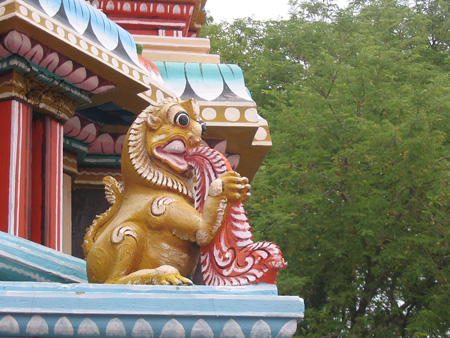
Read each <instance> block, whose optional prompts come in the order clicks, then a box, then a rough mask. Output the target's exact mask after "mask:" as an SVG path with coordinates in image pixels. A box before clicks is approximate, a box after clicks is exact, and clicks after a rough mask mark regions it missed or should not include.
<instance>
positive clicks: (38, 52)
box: [24, 45, 44, 64]
mask: <svg viewBox="0 0 450 338" xmlns="http://www.w3.org/2000/svg"><path fill="white" fill-rule="evenodd" d="M24 57H25V58H26V59H28V60H31V61H33V62H34V63H36V64H39V62H41V61H42V58H43V57H44V49H43V48H42V46H41V45H36V46H34V47H33V48H31V49H30V50H29V51H28V52H27V53H26V54H25V55H24Z"/></svg>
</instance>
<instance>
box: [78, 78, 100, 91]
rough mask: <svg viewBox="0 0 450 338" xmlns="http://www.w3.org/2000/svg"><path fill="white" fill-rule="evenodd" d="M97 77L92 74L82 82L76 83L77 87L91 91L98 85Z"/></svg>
mask: <svg viewBox="0 0 450 338" xmlns="http://www.w3.org/2000/svg"><path fill="white" fill-rule="evenodd" d="M98 84H99V79H98V76H96V75H93V76H91V77H90V78H88V79H86V80H85V81H83V82H82V83H80V84H78V87H79V88H81V89H84V90H87V91H92V90H94V89H95V88H97V87H98Z"/></svg>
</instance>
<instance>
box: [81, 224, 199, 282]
mask: <svg viewBox="0 0 450 338" xmlns="http://www.w3.org/2000/svg"><path fill="white" fill-rule="evenodd" d="M108 237H109V238H108ZM144 238H145V236H144V234H143V233H142V230H140V229H139V227H137V226H135V225H134V224H133V223H131V222H127V223H125V224H122V225H119V226H117V227H115V228H114V230H113V231H112V232H111V234H110V236H104V237H100V238H99V239H98V241H100V242H101V241H105V242H106V241H109V242H110V244H109V245H99V246H94V247H93V248H92V249H91V251H90V253H89V255H88V256H87V258H86V260H87V263H88V264H87V266H88V276H89V281H90V282H93V283H108V284H154V285H161V284H162V285H169V284H172V285H192V282H191V281H190V280H189V279H187V278H184V277H183V276H181V274H180V273H179V272H178V270H177V269H176V268H174V267H172V266H169V265H163V266H159V267H155V268H154V269H140V270H138V268H139V267H138V265H139V263H140V262H141V260H142V254H143V247H144V243H143V241H144ZM105 249H106V250H105ZM105 276H106V279H105V278H104V277H105ZM102 277H103V278H102Z"/></svg>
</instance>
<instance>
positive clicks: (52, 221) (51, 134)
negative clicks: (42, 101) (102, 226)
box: [31, 116, 63, 251]
mask: <svg viewBox="0 0 450 338" xmlns="http://www.w3.org/2000/svg"><path fill="white" fill-rule="evenodd" d="M32 169H33V188H32V190H33V220H32V226H31V229H32V230H31V232H32V235H31V238H32V240H33V241H35V242H37V243H41V244H44V245H45V246H47V247H50V248H52V249H56V250H60V251H61V250H62V226H63V225H62V202H63V194H62V187H63V126H62V124H61V123H60V122H58V121H56V120H53V119H52V118H50V117H49V116H40V117H38V118H36V119H35V120H34V121H33V168H32Z"/></svg>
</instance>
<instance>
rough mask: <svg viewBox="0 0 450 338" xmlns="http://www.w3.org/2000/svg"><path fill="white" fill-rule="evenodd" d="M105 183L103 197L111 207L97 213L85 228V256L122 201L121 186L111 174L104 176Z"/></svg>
mask: <svg viewBox="0 0 450 338" xmlns="http://www.w3.org/2000/svg"><path fill="white" fill-rule="evenodd" d="M102 182H103V184H104V185H105V197H106V199H107V201H108V202H109V204H111V207H110V208H109V209H108V210H106V211H105V212H104V213H103V214H100V215H98V216H97V217H96V218H95V219H94V221H93V222H92V224H91V226H90V227H89V228H87V229H86V235H85V236H84V242H83V245H82V246H83V252H84V256H86V255H87V254H88V253H89V251H90V250H91V247H92V245H93V244H94V242H95V240H96V239H97V238H98V236H100V235H101V233H102V232H103V230H105V225H106V224H107V223H108V221H109V220H110V219H111V218H112V216H114V215H115V214H116V212H117V210H118V209H119V206H120V204H121V203H122V192H123V186H122V184H121V183H119V182H117V180H116V179H115V178H114V177H112V176H105V177H104V178H103V180H102Z"/></svg>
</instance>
